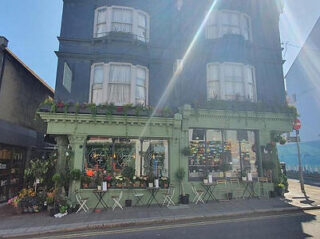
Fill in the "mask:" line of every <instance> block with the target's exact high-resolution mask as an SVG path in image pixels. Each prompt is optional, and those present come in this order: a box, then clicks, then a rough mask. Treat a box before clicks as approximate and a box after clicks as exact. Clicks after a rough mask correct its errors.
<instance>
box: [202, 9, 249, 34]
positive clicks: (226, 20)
mask: <svg viewBox="0 0 320 239" xmlns="http://www.w3.org/2000/svg"><path fill="white" fill-rule="evenodd" d="M227 34H236V35H242V36H243V37H244V39H245V40H251V19H250V17H249V16H248V15H246V14H244V13H240V12H237V11H230V10H221V11H213V12H212V13H211V16H210V18H209V19H208V22H207V26H206V37H207V39H216V38H221V37H223V36H224V35H227Z"/></svg>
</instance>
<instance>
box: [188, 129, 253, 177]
mask: <svg viewBox="0 0 320 239" xmlns="http://www.w3.org/2000/svg"><path fill="white" fill-rule="evenodd" d="M199 132H203V134H201V135H204V137H199V136H198V135H199ZM195 135H196V137H195ZM254 144H255V134H254V132H253V131H242V130H241V131H240V130H200V129H190V130H189V145H190V148H191V152H192V155H191V156H190V157H189V179H190V180H201V179H203V178H205V177H207V176H208V175H212V176H213V177H214V178H223V177H227V178H231V177H235V178H237V177H240V176H241V172H243V173H245V174H246V173H251V174H252V176H253V177H257V176H258V174H257V168H256V154H255V152H253V150H252V148H253V145H254Z"/></svg>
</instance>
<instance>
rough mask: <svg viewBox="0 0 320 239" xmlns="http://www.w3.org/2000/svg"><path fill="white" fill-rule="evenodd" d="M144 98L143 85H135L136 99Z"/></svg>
mask: <svg viewBox="0 0 320 239" xmlns="http://www.w3.org/2000/svg"><path fill="white" fill-rule="evenodd" d="M145 98H146V90H145V88H144V87H140V86H137V87H136V99H141V100H143V102H144V100H145Z"/></svg>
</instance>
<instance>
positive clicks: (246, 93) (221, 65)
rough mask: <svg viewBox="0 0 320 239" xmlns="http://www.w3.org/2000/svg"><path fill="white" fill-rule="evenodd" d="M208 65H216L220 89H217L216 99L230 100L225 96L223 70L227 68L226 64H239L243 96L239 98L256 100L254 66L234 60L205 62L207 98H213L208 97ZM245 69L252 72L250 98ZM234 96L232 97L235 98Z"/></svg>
mask: <svg viewBox="0 0 320 239" xmlns="http://www.w3.org/2000/svg"><path fill="white" fill-rule="evenodd" d="M210 66H217V69H218V80H217V81H219V87H220V89H219V90H218V96H217V98H216V99H220V100H230V99H227V98H226V82H227V81H226V78H225V72H226V69H227V66H240V67H241V77H242V80H241V82H242V83H243V94H242V95H241V96H243V97H244V98H243V99H241V98H240V100H244V101H251V102H257V87H256V76H255V68H254V67H253V66H251V65H245V64H242V63H236V62H223V63H218V62H212V63H208V64H207V100H214V99H213V98H211V97H209V96H210V95H209V82H210V80H209V79H210V76H209V74H210V72H209V67H210ZM247 70H250V72H251V73H252V88H253V96H252V98H249V97H248V96H249V86H250V85H251V84H250V83H249V82H248V78H247V75H246V74H247ZM235 98H236V97H234V99H232V100H235Z"/></svg>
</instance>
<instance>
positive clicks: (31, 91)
mask: <svg viewBox="0 0 320 239" xmlns="http://www.w3.org/2000/svg"><path fill="white" fill-rule="evenodd" d="M7 45H8V41H7V39H6V38H4V37H0V102H1V103H0V132H1V134H0V183H1V184H0V201H5V200H8V198H10V197H12V196H13V195H15V194H16V193H17V192H18V191H19V190H20V189H21V187H22V186H23V171H24V164H25V162H26V160H27V159H29V158H30V153H31V150H32V148H36V147H41V146H42V144H43V140H44V134H45V133H46V124H45V123H44V122H43V121H41V120H40V119H39V118H38V119H37V120H35V114H36V111H37V108H38V106H39V104H40V103H41V102H43V100H44V99H46V98H47V97H53V95H54V91H53V90H52V88H51V87H49V86H48V85H47V84H46V83H45V82H44V81H43V80H42V79H41V78H40V77H39V76H37V75H36V74H35V73H34V72H33V71H32V70H31V69H30V68H28V67H27V66H26V65H25V64H24V63H23V62H22V61H21V60H20V59H19V58H18V57H17V56H15V55H14V54H13V52H11V51H10V50H9V49H8V48H7Z"/></svg>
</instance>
